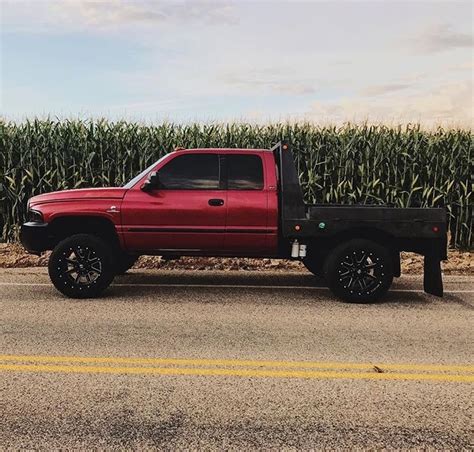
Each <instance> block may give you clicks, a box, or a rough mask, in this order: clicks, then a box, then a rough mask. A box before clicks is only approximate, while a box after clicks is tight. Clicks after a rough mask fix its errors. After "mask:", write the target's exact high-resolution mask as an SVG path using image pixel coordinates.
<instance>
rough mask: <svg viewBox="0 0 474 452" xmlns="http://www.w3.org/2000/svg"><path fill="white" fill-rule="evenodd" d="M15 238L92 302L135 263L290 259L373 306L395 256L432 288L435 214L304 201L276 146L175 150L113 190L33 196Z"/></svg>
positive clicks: (441, 235) (438, 215) (439, 246)
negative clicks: (414, 258) (420, 266)
mask: <svg viewBox="0 0 474 452" xmlns="http://www.w3.org/2000/svg"><path fill="white" fill-rule="evenodd" d="M21 241H22V243H23V245H24V247H25V248H26V249H27V250H28V251H29V252H31V253H36V254H39V253H41V252H43V251H45V250H53V252H52V253H51V257H50V260H49V275H50V277H51V281H52V282H53V284H54V285H55V286H56V288H57V289H58V290H59V291H61V292H62V293H63V294H65V295H67V296H69V297H81V298H83V297H95V296H97V295H99V294H100V293H101V292H102V291H103V290H104V289H105V288H107V287H108V286H109V285H110V283H111V282H112V280H113V279H114V276H115V275H117V274H120V273H124V272H125V271H127V269H128V268H130V267H131V266H132V265H133V263H134V262H135V260H136V259H137V258H138V256H140V255H143V254H149V255H160V256H163V257H165V258H173V257H178V256H183V255H186V256H241V257H262V258H264V257H272V258H282V259H288V258H293V259H301V260H302V261H303V263H304V264H305V265H306V267H307V268H308V269H309V270H310V271H311V272H313V273H314V274H315V275H317V276H319V277H321V278H323V279H324V280H325V281H326V283H327V285H328V286H329V288H330V289H331V290H332V291H333V293H334V294H335V295H336V296H338V297H339V298H342V299H343V300H346V301H349V302H371V301H375V300H378V299H379V298H380V297H382V296H383V295H384V294H385V293H386V292H387V291H388V289H389V287H390V285H391V283H392V279H393V277H394V276H399V275H400V251H404V250H406V251H414V252H417V253H420V254H423V255H424V256H425V277H424V288H425V291H426V292H429V293H432V294H434V295H438V296H441V295H442V293H443V286H442V279H441V269H440V261H441V260H444V259H446V258H447V256H446V244H447V241H446V211H445V209H437V208H436V209H424V208H423V209H422V208H406V209H405V208H394V207H386V206H369V205H331V204H322V205H309V204H305V202H304V200H303V193H302V190H301V187H300V184H299V180H298V174H297V170H296V166H295V163H294V159H293V155H292V152H291V150H290V148H289V145H288V143H287V142H281V143H278V144H277V145H276V146H275V147H274V148H273V149H270V150H263V149H179V150H176V151H175V152H172V153H170V154H167V155H165V156H164V157H162V158H161V159H160V160H158V161H157V162H155V163H154V164H153V165H152V166H150V167H149V168H147V169H146V170H145V171H143V172H142V173H141V174H139V175H138V176H136V177H135V178H134V179H132V180H131V181H130V182H128V183H127V184H126V185H125V186H123V187H118V188H91V189H79V190H65V191H60V192H53V193H47V194H43V195H39V196H35V197H33V198H31V199H30V201H29V203H28V221H27V222H26V223H25V224H23V225H22V228H21Z"/></svg>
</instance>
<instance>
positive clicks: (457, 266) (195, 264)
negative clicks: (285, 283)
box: [0, 243, 474, 275]
mask: <svg viewBox="0 0 474 452" xmlns="http://www.w3.org/2000/svg"><path fill="white" fill-rule="evenodd" d="M48 258H49V253H44V254H43V255H42V256H34V255H32V254H28V253H26V252H25V250H24V249H23V248H22V246H21V245H19V244H17V243H0V268H26V267H46V266H47V265H48ZM134 268H136V269H150V270H153V269H164V270H175V269H176V270H224V271H230V270H252V271H269V270H270V271H284V272H297V273H298V272H305V273H306V272H307V270H306V268H305V267H304V265H303V264H301V263H300V262H298V261H290V260H282V259H248V258H202V257H196V258H193V257H182V258H180V259H176V260H163V259H161V257H158V256H142V257H140V259H139V260H138V262H137V263H136V264H135V266H134ZM443 272H444V274H446V275H474V256H473V253H471V252H468V251H467V252H463V251H455V250H449V252H448V260H447V261H446V262H443ZM402 273H403V274H408V275H410V274H411V275H416V274H421V273H423V257H422V256H420V255H418V254H414V253H402Z"/></svg>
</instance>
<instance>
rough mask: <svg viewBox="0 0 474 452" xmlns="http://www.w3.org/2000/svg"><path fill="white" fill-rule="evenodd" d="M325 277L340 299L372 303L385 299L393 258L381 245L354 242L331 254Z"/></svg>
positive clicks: (370, 242) (340, 246)
mask: <svg viewBox="0 0 474 452" xmlns="http://www.w3.org/2000/svg"><path fill="white" fill-rule="evenodd" d="M324 274H325V279H326V281H327V283H328V285H329V288H330V289H331V291H332V292H333V293H334V294H335V295H336V296H337V297H339V298H342V299H343V300H344V301H348V302H351V303H371V302H374V301H377V300H379V299H380V298H382V297H383V296H384V295H385V294H386V293H387V291H388V289H389V288H390V286H391V284H392V280H393V259H392V255H391V254H390V252H389V250H387V249H386V248H385V247H383V246H382V245H380V244H378V243H376V242H373V241H371V240H365V239H353V240H349V241H348V242H345V243H342V244H341V245H339V246H337V247H336V248H334V250H333V251H332V252H331V253H330V254H329V256H328V258H327V260H326V263H325V266H324Z"/></svg>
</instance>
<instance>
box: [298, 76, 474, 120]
mask: <svg viewBox="0 0 474 452" xmlns="http://www.w3.org/2000/svg"><path fill="white" fill-rule="evenodd" d="M473 90H474V88H473V81H472V80H465V81H462V82H459V83H446V84H443V85H441V86H439V87H432V88H429V89H425V90H421V91H418V92H416V93H409V94H403V95H395V94H394V95H391V96H384V97H378V98H376V99H373V98H366V97H362V96H354V97H347V98H344V99H339V100H337V101H318V102H314V103H313V104H312V105H311V108H310V109H309V111H308V112H307V113H306V114H305V116H306V117H308V118H311V119H312V120H316V121H324V122H336V123H341V122H345V121H356V122H357V121H369V122H384V123H400V122H402V123H406V122H421V123H423V124H426V125H432V126H436V125H439V124H445V125H448V124H449V125H459V126H467V127H473V126H474V113H473V104H472V99H473Z"/></svg>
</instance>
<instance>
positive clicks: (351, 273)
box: [338, 250, 385, 296]
mask: <svg viewBox="0 0 474 452" xmlns="http://www.w3.org/2000/svg"><path fill="white" fill-rule="evenodd" d="M384 276H385V270H384V262H383V260H382V258H380V257H379V256H377V255H376V254H375V253H373V252H371V251H365V250H358V251H352V252H350V253H348V254H347V255H346V256H344V258H343V259H342V260H341V262H340V264H339V266H338V278H339V283H340V284H341V285H342V287H343V288H344V289H345V290H346V291H347V292H349V293H350V294H354V295H359V296H362V295H369V294H371V293H373V292H375V291H376V290H377V289H378V288H379V287H380V286H381V285H382V282H383V277H384Z"/></svg>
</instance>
